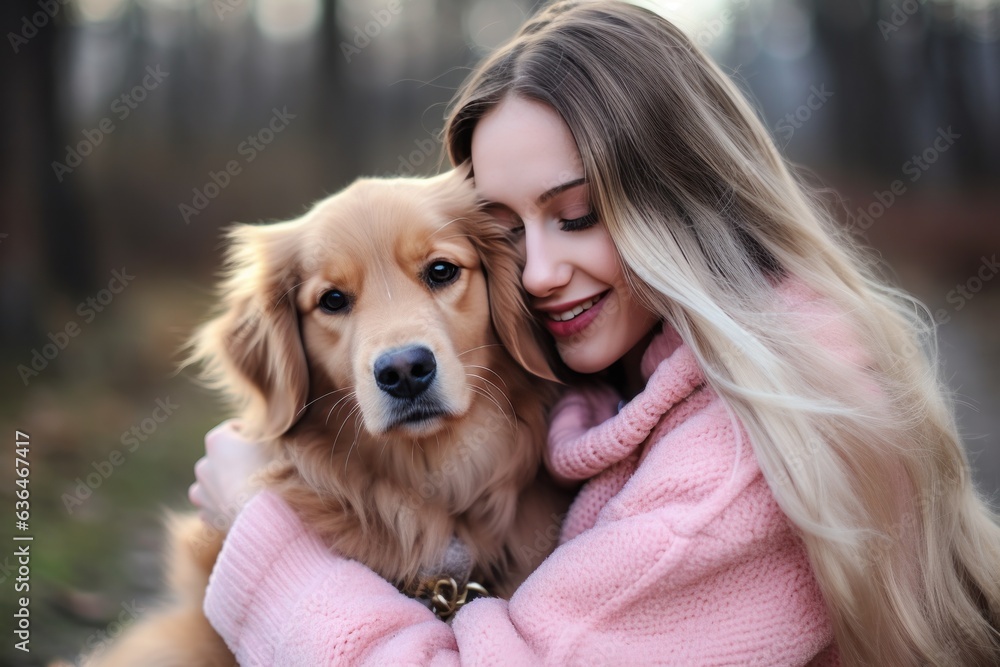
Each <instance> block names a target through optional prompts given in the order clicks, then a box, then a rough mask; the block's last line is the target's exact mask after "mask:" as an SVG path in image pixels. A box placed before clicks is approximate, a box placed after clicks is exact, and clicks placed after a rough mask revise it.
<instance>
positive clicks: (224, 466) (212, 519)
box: [188, 419, 269, 530]
mask: <svg viewBox="0 0 1000 667" xmlns="http://www.w3.org/2000/svg"><path fill="white" fill-rule="evenodd" d="M268 459H269V457H268V456H267V454H266V452H265V450H264V447H263V446H262V445H261V444H260V443H256V442H252V441H250V440H247V439H245V438H244V437H243V436H242V435H241V434H240V424H239V422H238V421H236V420H234V419H230V420H227V421H224V422H222V423H221V424H219V425H218V426H216V427H215V428H213V429H212V430H211V431H209V432H208V433H206V434H205V456H203V457H202V458H200V459H198V462H197V463H196V464H195V466H194V476H195V480H196V481H195V483H194V484H192V485H191V487H190V488H189V489H188V498H189V499H190V500H191V502H192V503H193V504H194V505H195V506H196V507H197V508H198V509H199V510H201V512H200V515H201V518H202V520H203V521H205V522H206V523H207V524H209V525H211V526H213V527H215V528H217V529H219V530H227V529H228V528H229V526H231V525H232V523H233V521H234V520H235V519H236V515H237V514H238V513H239V511H240V510H241V509H242V508H243V506H244V505H246V503H247V502H248V501H249V500H250V498H252V497H253V495H254V494H255V493H256V492H257V491H258V488H259V484H258V483H257V482H258V481H259V480H258V478H259V475H258V474H257V473H259V472H260V471H262V469H263V467H264V465H265V464H266V463H267V462H268Z"/></svg>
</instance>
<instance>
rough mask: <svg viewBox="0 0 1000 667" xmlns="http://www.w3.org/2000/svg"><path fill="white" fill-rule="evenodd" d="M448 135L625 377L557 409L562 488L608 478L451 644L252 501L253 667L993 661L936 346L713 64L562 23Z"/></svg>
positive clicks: (985, 528)
mask: <svg viewBox="0 0 1000 667" xmlns="http://www.w3.org/2000/svg"><path fill="white" fill-rule="evenodd" d="M445 135H446V136H445V139H446V145H447V147H448V153H449V157H450V159H451V161H452V163H453V164H458V163H461V162H463V161H465V160H467V159H468V160H471V162H472V166H473V178H474V179H475V184H476V189H477V192H479V194H480V195H481V197H482V199H483V201H484V205H485V206H489V207H490V210H492V211H495V213H496V216H497V217H498V219H501V220H503V221H505V222H506V223H507V224H508V225H509V226H510V229H511V233H512V234H514V235H515V236H516V238H517V239H518V242H519V243H521V244H522V246H521V247H522V249H523V252H524V253H525V259H526V264H525V268H524V275H523V282H524V286H525V288H526V290H527V292H528V293H529V295H530V296H531V297H532V303H531V305H532V307H534V308H535V309H536V310H538V311H539V315H540V317H542V318H543V320H544V321H545V322H546V323H547V325H548V328H549V330H550V332H551V333H552V335H553V336H554V338H555V341H556V347H557V350H558V352H559V356H560V358H561V361H562V362H563V363H564V364H565V365H566V366H567V367H568V368H569V369H571V370H573V371H576V372H578V373H581V374H590V375H592V376H593V378H595V379H598V380H603V381H605V382H604V383H602V382H587V383H586V384H583V383H581V385H580V386H579V387H577V388H575V389H573V390H570V391H569V392H568V393H567V394H566V395H565V396H564V398H563V399H562V400H561V401H560V403H559V404H558V405H557V406H556V408H555V410H554V412H553V416H552V428H551V432H550V442H549V452H548V457H547V464H548V465H549V467H550V469H551V471H552V472H553V473H554V474H555V475H556V477H557V478H562V479H565V480H573V479H576V480H582V479H586V480H589V481H588V482H587V483H586V484H585V485H584V487H583V488H582V489H581V491H580V493H579V495H578V497H577V499H576V501H575V503H574V505H573V508H572V509H571V511H570V514H569V516H568V517H567V520H566V523H565V524H564V527H563V535H562V536H561V538H560V546H559V547H558V548H557V549H556V551H555V552H554V553H553V554H552V556H550V558H549V559H548V560H546V561H545V562H544V563H543V564H542V566H541V567H540V568H539V569H538V570H536V572H535V573H533V574H532V575H531V576H530V577H529V578H528V580H527V581H526V582H525V583H524V584H523V586H522V587H521V588H520V589H519V590H518V591H517V593H516V594H515V595H514V596H513V597H512V599H511V600H510V602H509V604H508V603H506V602H504V601H501V600H497V599H482V600H477V601H475V602H473V603H471V604H470V605H468V606H467V607H465V608H463V609H462V610H461V611H460V613H459V614H457V615H456V618H455V620H454V623H453V625H451V626H448V625H445V624H444V623H441V622H440V621H437V620H436V619H434V617H433V615H431V614H430V612H429V611H427V610H426V609H424V608H423V607H422V606H421V605H420V604H419V603H417V602H414V601H412V600H409V599H407V598H405V597H403V596H401V595H400V594H399V593H397V592H396V590H395V588H393V587H392V586H390V585H389V584H388V583H387V582H384V581H382V580H381V579H379V578H378V577H377V576H376V575H374V574H373V573H372V572H371V571H369V570H367V569H366V568H364V567H362V566H360V565H359V564H357V563H352V562H349V561H345V560H344V559H341V558H339V557H338V556H336V555H331V554H328V553H326V552H325V551H324V550H323V549H322V547H321V546H320V545H319V544H318V542H317V541H316V540H315V538H313V537H312V536H311V535H309V534H308V533H307V532H305V531H304V529H303V528H302V526H301V524H299V523H297V519H296V518H295V517H294V515H293V514H292V513H291V512H290V510H288V508H287V507H286V506H284V505H283V503H282V502H281V501H280V499H277V498H276V497H275V496H274V495H273V494H267V493H265V494H261V495H260V496H258V497H256V498H255V499H254V500H253V501H251V502H250V504H249V505H248V507H247V509H245V510H244V512H243V513H242V514H241V515H240V517H239V518H238V520H237V521H236V523H235V525H234V527H233V529H232V531H231V534H230V537H229V538H228V544H227V547H226V550H225V551H224V552H223V555H222V557H221V558H220V560H219V562H218V564H217V565H216V570H215V573H214V574H213V583H212V585H211V587H210V588H209V592H208V596H207V598H206V611H207V613H208V615H209V619H210V620H211V621H212V622H213V624H214V625H215V626H216V629H218V630H219V631H220V633H221V634H222V635H223V637H224V638H225V639H226V640H227V643H229V645H230V647H231V648H232V649H233V650H234V652H235V653H236V655H237V656H238V657H239V658H240V659H241V662H243V661H245V660H247V661H248V660H254V659H256V660H262V661H263V662H264V663H266V664H332V663H333V662H338V661H344V662H351V663H353V662H359V661H366V662H385V661H390V662H393V661H397V660H406V661H412V662H417V663H421V664H424V663H430V662H436V661H439V660H440V661H441V662H445V661H447V662H449V663H452V662H458V661H459V660H461V661H463V662H484V663H515V664H518V663H524V664H539V663H545V664H549V663H558V664H564V663H578V662H580V663H587V664H591V663H593V664H600V663H619V662H622V663H624V662H642V663H646V662H663V663H669V664H749V663H753V664H769V665H776V664H781V665H792V664H796V665H799V664H807V663H808V664H838V663H843V664H850V665H876V664H877V665H909V664H927V663H929V664H935V665H957V664H962V665H989V664H1000V641H998V633H997V628H998V626H1000V528H998V526H997V523H996V520H995V518H994V516H993V515H992V514H991V512H990V510H989V509H988V508H987V506H986V505H985V504H984V502H983V501H982V500H981V499H980V498H979V497H978V496H977V494H976V492H975V489H974V488H973V486H972V483H971V480H970V472H969V466H968V463H967V460H966V458H965V455H964V453H963V450H962V446H961V443H960V440H959V437H958V435H957V432H956V428H955V423H954V416H953V413H952V409H951V407H950V404H949V402H948V401H947V399H946V394H945V391H944V389H943V386H942V385H941V383H940V381H939V379H938V377H937V374H936V360H935V359H934V358H933V356H930V357H929V356H928V355H927V354H925V353H924V352H923V351H922V350H923V343H924V342H926V341H930V342H931V344H933V329H932V325H931V324H930V322H929V320H928V319H921V318H920V317H918V315H916V314H915V312H919V311H920V310H922V307H920V308H919V309H917V308H915V306H919V304H917V303H916V302H915V301H914V300H912V299H911V298H909V297H907V296H906V295H904V294H902V293H901V292H899V291H898V290H895V289H892V288H890V287H887V286H886V285H884V284H883V283H882V282H881V280H880V279H879V277H878V276H877V275H876V273H875V270H874V269H873V268H872V267H871V266H870V265H869V264H868V263H867V262H866V260H865V259H864V258H863V257H862V256H861V254H860V253H859V252H857V251H856V250H855V248H854V246H853V245H852V243H851V241H850V240H849V239H848V238H846V237H845V236H844V235H843V234H842V233H841V232H840V231H838V228H837V226H836V224H835V222H834V220H833V219H832V216H830V215H829V214H828V213H826V212H825V211H824V210H823V208H822V207H821V206H820V205H819V204H818V203H817V202H816V201H813V200H812V199H810V197H809V196H808V195H807V193H806V190H805V188H804V187H803V186H802V185H800V184H799V182H798V181H797V180H796V179H795V178H794V177H793V175H792V174H791V173H790V172H789V168H788V166H787V165H786V163H785V162H784V161H783V159H782V158H781V157H780V156H779V155H778V153H777V151H776V149H775V147H774V144H773V142H772V141H771V139H770V137H769V135H768V133H767V131H766V129H765V128H764V127H763V126H762V125H761V123H760V122H759V121H758V120H757V118H756V116H755V115H754V112H753V110H752V108H751V107H750V106H749V105H748V104H747V103H746V101H745V100H744V99H743V97H742V96H741V95H740V93H739V92H738V90H737V89H736V88H735V86H733V84H732V83H731V82H730V81H729V80H728V79H727V77H726V76H725V75H724V74H723V73H722V72H721V71H720V70H719V68H718V67H717V66H716V65H714V64H713V63H712V62H711V60H710V59H709V58H708V57H707V56H706V55H705V54H704V53H703V52H702V51H701V50H700V49H699V48H698V47H697V46H695V45H693V44H692V43H691V41H690V40H689V39H688V38H686V37H685V36H684V35H683V34H682V33H681V32H680V31H679V30H678V29H677V28H675V27H674V26H673V25H672V24H670V23H669V22H668V21H666V20H665V19H663V18H662V17H660V16H658V15H656V14H654V13H653V12H650V11H647V10H645V9H642V8H639V7H636V6H633V5H631V4H627V3H624V2H616V1H611V2H560V3H557V4H554V5H551V6H549V7H548V8H546V9H544V10H543V11H542V12H540V13H539V14H538V15H537V16H535V17H534V18H532V19H530V20H529V21H528V22H527V23H526V24H525V26H524V27H523V28H522V29H521V31H520V32H519V34H518V35H517V36H515V38H514V39H513V40H512V41H511V42H510V43H508V44H506V45H505V46H504V47H502V48H500V49H499V50H498V51H497V52H496V53H495V54H493V55H492V56H491V57H490V58H489V59H487V60H486V61H485V62H484V63H482V64H481V65H480V66H479V67H478V68H477V70H476V71H475V72H474V73H473V74H472V76H471V77H470V79H469V80H468V81H467V83H466V85H465V86H464V87H463V89H462V90H461V91H460V92H459V94H458V96H457V99H456V102H455V104H454V105H453V108H452V111H451V113H450V115H449V119H448V123H447V125H446V128H445ZM607 381H610V382H611V383H612V385H613V386H612V385H609V384H607V383H606V382H607ZM212 437H213V438H214V439H216V440H217V441H218V445H217V447H216V448H217V449H225V448H226V447H227V446H228V445H227V443H230V442H233V441H236V440H238V436H237V435H236V434H234V433H233V431H232V430H231V429H228V428H227V429H223V430H221V431H219V432H217V433H216V434H215V435H213V436H212ZM240 444H242V443H240ZM244 446H245V445H244ZM243 476H244V474H243V473H240V474H237V475H235V478H234V479H233V478H230V479H229V480H228V481H227V479H224V478H223V476H222V472H221V469H220V466H218V465H216V466H213V465H212V457H211V456H210V457H209V461H208V463H207V464H203V465H202V466H201V468H200V470H199V475H198V479H199V482H200V484H199V485H196V486H195V487H193V489H192V498H193V500H195V501H196V502H197V503H199V504H200V505H202V506H203V508H205V510H206V512H207V513H208V514H210V515H211V513H212V512H213V511H215V509H214V508H215V507H224V506H225V505H226V502H225V500H216V501H212V502H209V501H208V500H207V497H214V498H216V499H219V498H221V499H229V498H231V497H233V496H234V495H235V494H236V493H237V491H238V490H239V488H240V482H241V480H242V479H243ZM276 526H281V528H275V527H276ZM289 542H291V544H289ZM265 572H266V573H268V576H267V577H266V578H261V577H262V575H263V574H264V573H265ZM278 572H280V573H281V574H280V576H277V577H276V574H277V573H278ZM258 578H260V583H259V584H258ZM275 579H277V582H275V581H274V580H275ZM250 586H253V587H254V588H253V589H250V588H249V587H250ZM258 586H259V587H258ZM359 591H364V594H363V595H361V596H359Z"/></svg>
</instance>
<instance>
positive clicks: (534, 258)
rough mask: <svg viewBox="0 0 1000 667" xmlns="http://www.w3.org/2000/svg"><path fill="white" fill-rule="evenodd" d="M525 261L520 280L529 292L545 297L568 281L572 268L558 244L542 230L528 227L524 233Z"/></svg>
mask: <svg viewBox="0 0 1000 667" xmlns="http://www.w3.org/2000/svg"><path fill="white" fill-rule="evenodd" d="M524 243H525V261H524V272H523V273H522V274H521V282H522V284H523V285H524V289H525V290H527V291H528V293H529V294H531V295H532V296H536V297H540V298H541V297H546V296H549V295H550V294H552V293H553V292H555V291H556V290H557V289H559V288H560V287H564V286H565V285H566V284H567V283H569V279H570V278H571V277H572V275H573V268H572V266H571V265H570V263H569V262H567V261H565V259H564V258H563V257H562V256H561V255H560V245H559V243H558V242H557V241H556V240H555V239H552V238H550V237H548V236H546V234H545V231H544V230H539V229H528V230H526V232H525V235H524Z"/></svg>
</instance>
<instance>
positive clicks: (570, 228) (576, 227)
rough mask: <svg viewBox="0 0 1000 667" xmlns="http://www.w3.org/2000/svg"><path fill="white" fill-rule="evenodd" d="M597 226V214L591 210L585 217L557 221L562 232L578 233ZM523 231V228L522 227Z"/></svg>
mask: <svg viewBox="0 0 1000 667" xmlns="http://www.w3.org/2000/svg"><path fill="white" fill-rule="evenodd" d="M596 224H597V212H596V211H593V210H591V211H590V212H589V213H587V214H586V215H581V216H580V217H579V218H570V219H566V218H560V219H559V229H561V230H563V231H564V232H579V231H583V230H584V229H588V228H590V227H593V226H594V225H596ZM522 229H523V227H522Z"/></svg>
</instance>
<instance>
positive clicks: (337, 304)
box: [319, 289, 348, 313]
mask: <svg viewBox="0 0 1000 667" xmlns="http://www.w3.org/2000/svg"><path fill="white" fill-rule="evenodd" d="M347 305H348V301H347V296H345V295H344V293H343V292H341V291H339V290H335V289H332V290H330V291H328V292H324V293H323V296H321V297H320V298H319V307H320V308H322V309H323V310H325V311H326V312H328V313H336V312H338V311H341V310H343V309H344V308H347Z"/></svg>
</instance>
